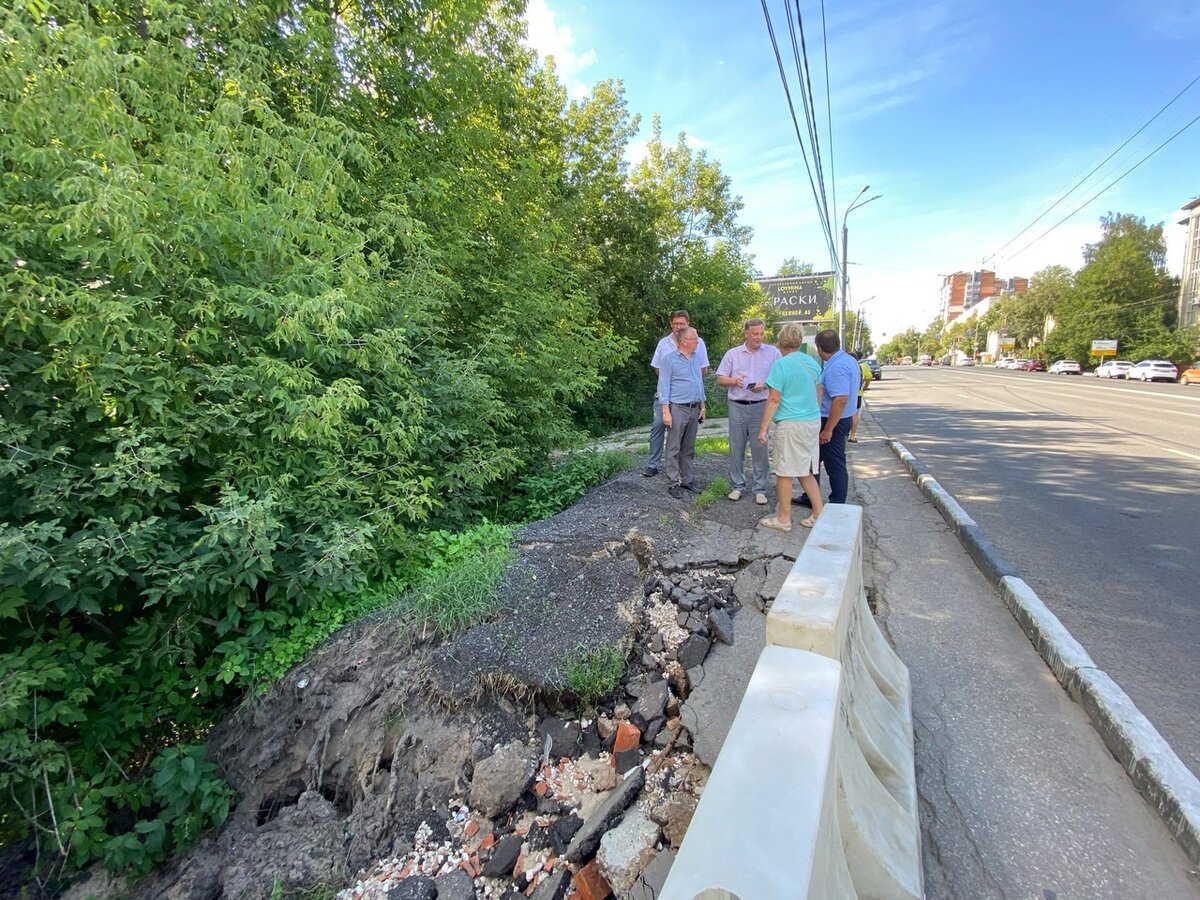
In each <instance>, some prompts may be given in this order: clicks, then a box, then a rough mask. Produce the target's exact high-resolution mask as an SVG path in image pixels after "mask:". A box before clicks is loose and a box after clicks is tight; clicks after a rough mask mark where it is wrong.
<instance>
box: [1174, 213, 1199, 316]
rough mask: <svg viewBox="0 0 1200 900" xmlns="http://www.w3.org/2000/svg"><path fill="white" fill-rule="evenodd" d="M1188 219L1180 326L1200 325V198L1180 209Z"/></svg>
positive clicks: (1180, 288)
mask: <svg viewBox="0 0 1200 900" xmlns="http://www.w3.org/2000/svg"><path fill="white" fill-rule="evenodd" d="M1180 208H1181V209H1182V210H1183V211H1184V212H1186V213H1187V218H1185V219H1182V220H1181V221H1180V223H1179V224H1180V225H1186V226H1187V243H1185V244H1184V250H1183V274H1182V277H1181V278H1180V281H1179V326H1180V327H1181V328H1187V327H1192V326H1196V325H1200V197H1197V198H1196V199H1195V200H1192V201H1191V202H1189V203H1185V204H1184V205H1183V206H1182V207H1180Z"/></svg>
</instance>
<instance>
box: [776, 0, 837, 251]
mask: <svg viewBox="0 0 1200 900" xmlns="http://www.w3.org/2000/svg"><path fill="white" fill-rule="evenodd" d="M760 2H761V4H762V10H763V17H764V19H765V20H766V24H767V33H768V35H769V36H770V39H771V49H772V50H773V51H774V53H775V63H776V65H777V66H778V69H779V78H780V80H781V81H782V82H783V90H784V94H785V96H786V98H787V104H788V112H789V113H790V115H791V117H792V127H793V128H794V130H795V132H796V140H797V141H798V142H799V143H800V152H801V155H802V157H803V159H804V167H805V170H806V171H807V173H808V183H809V187H810V189H811V190H812V195H813V202H814V204H815V206H816V208H817V215H818V218H819V219H820V222H821V228H822V231H823V232H824V234H825V243H826V247H827V249H828V251H829V258H830V261H831V263H832V265H833V268H834V270H835V271H839V272H840V271H841V262H840V260H839V259H838V253H837V242H836V240H835V237H834V233H833V228H832V226H831V224H830V217H829V206H828V201H827V199H826V191H825V174H824V170H823V167H822V159H821V151H820V135H819V131H818V129H817V127H816V121H815V119H816V106H815V102H814V99H813V94H812V82H811V78H806V73H807V71H808V53H807V47H806V46H805V43H804V37H803V23H802V22H801V25H800V42H799V44H797V38H796V26H795V25H794V23H793V21H792V13H791V8H790V7H787V6H786V5H785V9H786V11H787V23H788V31H789V33H790V36H791V42H792V56H793V59H794V60H795V64H796V72H797V77H798V80H799V90H800V96H801V100H802V102H803V106H804V117H805V125H806V130H807V132H808V136H809V145H810V147H811V150H812V157H813V158H812V162H811V164H810V162H809V155H808V149H809V148H806V146H805V142H804V137H803V136H802V134H801V132H800V122H799V119H798V118H797V116H796V107H795V103H794V102H793V99H792V92H791V88H790V86H789V84H788V78H787V73H786V72H785V70H784V66H783V58H782V56H781V55H780V52H779V43H778V41H777V40H776V37H775V27H774V25H773V24H772V22H771V13H770V10H769V9H768V8H767V2H766V0H760ZM796 14H797V16H799V15H800V12H799V3H797V6H796ZM826 81H827V83H828V76H827V77H826Z"/></svg>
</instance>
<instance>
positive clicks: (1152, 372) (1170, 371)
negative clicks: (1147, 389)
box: [1125, 359, 1179, 382]
mask: <svg viewBox="0 0 1200 900" xmlns="http://www.w3.org/2000/svg"><path fill="white" fill-rule="evenodd" d="M1125 377H1126V378H1128V379H1129V380H1130V381H1170V382H1174V381H1175V379H1176V378H1178V377H1179V370H1178V369H1176V368H1175V365H1174V364H1173V363H1169V362H1167V361H1166V360H1165V359H1143V360H1142V361H1141V362H1140V363H1138V364H1137V365H1136V366H1134V367H1133V368H1132V369H1130V370H1129V373H1128V374H1127V375H1126V376H1125Z"/></svg>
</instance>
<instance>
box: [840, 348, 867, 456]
mask: <svg viewBox="0 0 1200 900" xmlns="http://www.w3.org/2000/svg"><path fill="white" fill-rule="evenodd" d="M851 355H852V356H853V357H854V358H855V359H857V360H858V368H859V369H860V370H861V371H862V381H861V382H859V385H858V406H856V407H855V408H854V418H853V419H851V420H850V437H848V438H846V440H847V441H849V442H850V443H851V444H857V443H858V417H859V416H860V415H862V408H863V394H865V393H866V392H867V389H868V388H869V387H870V386H871V367H870V366H868V365H867V364H866V363H865V362H863V361H862V354H861V353H860V352H859V351H857V350H855V351H854V353H853V354H851Z"/></svg>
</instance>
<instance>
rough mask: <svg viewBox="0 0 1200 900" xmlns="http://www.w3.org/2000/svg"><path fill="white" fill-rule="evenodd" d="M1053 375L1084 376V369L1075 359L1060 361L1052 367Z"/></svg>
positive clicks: (1051, 372)
mask: <svg viewBox="0 0 1200 900" xmlns="http://www.w3.org/2000/svg"><path fill="white" fill-rule="evenodd" d="M1050 374H1051V375H1082V374H1083V367H1082V366H1080V365H1079V363H1077V362H1075V360H1073V359H1060V360H1059V361H1058V362H1056V363H1052V364H1051V366H1050Z"/></svg>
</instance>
